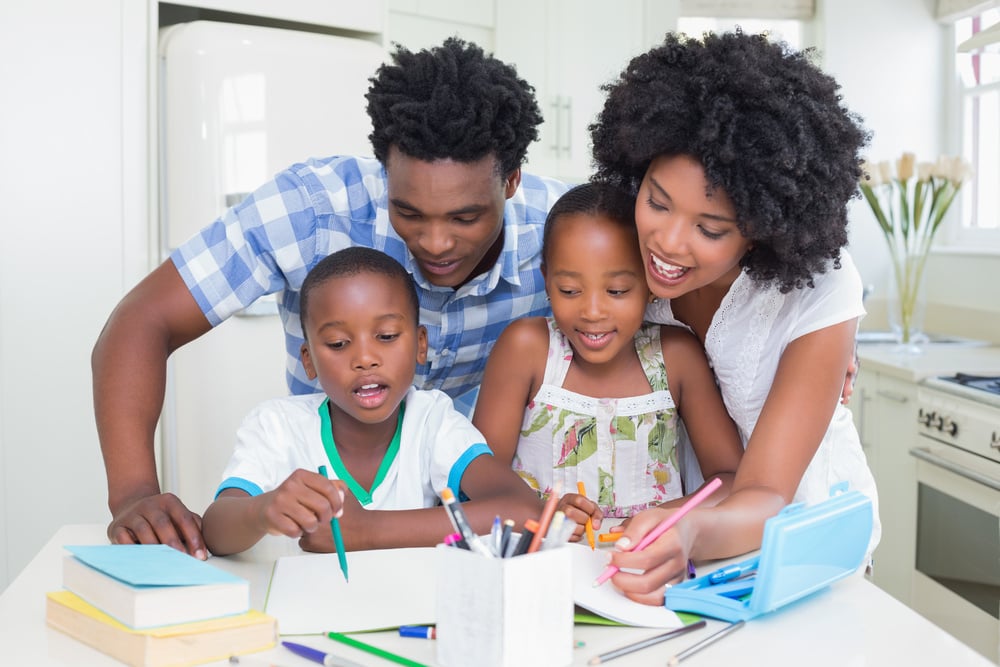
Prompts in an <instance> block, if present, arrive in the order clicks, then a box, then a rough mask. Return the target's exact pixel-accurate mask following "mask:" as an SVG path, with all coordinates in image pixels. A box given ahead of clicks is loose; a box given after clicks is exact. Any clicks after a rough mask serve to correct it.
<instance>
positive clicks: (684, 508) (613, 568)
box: [594, 477, 722, 586]
mask: <svg viewBox="0 0 1000 667" xmlns="http://www.w3.org/2000/svg"><path fill="white" fill-rule="evenodd" d="M720 486H722V480H721V479H719V478H718V477H715V478H713V479H712V481H710V482H709V483H708V484H706V485H705V486H703V487H701V489H700V490H699V491H698V492H697V493H695V494H694V495H693V496H691V497H690V498H688V499H687V502H685V503H684V504H683V505H681V506H680V508H679V509H678V510H677V511H676V512H674V513H673V514H671V515H670V516H668V517H667V518H666V519H664V520H663V521H661V522H660V523H659V524H657V526H656V528H654V529H653V530H651V531H649V532H648V533H647V534H646V536H645V537H644V538H642V539H641V540H639V544H637V545H636V546H635V548H634V549H632V551H642V550H643V549H645V548H646V547H648V546H649V545H650V544H652V543H653V540H655V539H656V538H658V537H659V536H660V535H662V534H663V533H665V532H667V531H668V530H670V529H671V528H673V526H674V524H676V523H677V522H678V521H680V520H681V519H683V518H684V515H685V514H687V513H688V512H690V511H691V510H693V509H694V508H695V507H697V506H698V504H699V503H701V502H702V501H703V500H705V498H708V497H709V496H710V495H712V492H713V491H715V490H716V489H717V488H719V487H720ZM617 571H618V566H617V565H608V566H607V567H606V568H604V572H602V573H601V576H599V577H597V579H594V586H600V585H601V584H603V583H604V582H605V581H607V580H608V579H610V578H611V577H613V576H614V574H615V572H617Z"/></svg>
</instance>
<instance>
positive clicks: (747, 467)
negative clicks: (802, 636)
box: [612, 319, 857, 604]
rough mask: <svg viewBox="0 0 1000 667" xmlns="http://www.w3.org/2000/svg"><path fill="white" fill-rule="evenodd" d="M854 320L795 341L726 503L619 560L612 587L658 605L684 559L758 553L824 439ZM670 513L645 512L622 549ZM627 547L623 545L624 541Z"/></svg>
mask: <svg viewBox="0 0 1000 667" xmlns="http://www.w3.org/2000/svg"><path fill="white" fill-rule="evenodd" d="M856 328H857V322H856V320H854V319H852V320H849V321H847V322H842V323H840V324H835V325H832V326H829V327H826V328H824V329H820V330H818V331H815V332H812V333H809V334H806V335H804V336H801V337H800V338H797V339H796V340H794V341H792V342H791V343H790V344H789V345H788V347H787V348H786V349H785V351H784V353H783V354H782V355H781V360H780V362H779V364H778V370H777V372H776V374H775V377H774V381H773V383H772V385H771V391H770V392H769V394H768V396H767V399H766V401H765V403H764V407H763V409H762V410H761V413H760V417H759V419H758V420H757V425H756V427H755V428H754V431H753V434H752V435H751V437H750V441H749V442H748V443H747V448H746V452H745V454H744V455H743V459H742V461H741V462H740V466H739V469H738V470H737V473H736V478H735V479H734V481H733V485H732V490H731V492H730V495H729V496H728V497H727V498H726V499H725V500H723V501H722V502H720V503H719V504H718V505H716V506H715V507H708V508H703V509H697V510H694V511H692V512H691V513H690V514H688V516H687V517H685V518H684V519H682V520H681V521H680V522H678V524H677V526H676V527H675V528H674V529H673V530H669V531H667V532H666V533H665V534H664V535H663V536H662V537H661V538H659V539H658V540H657V541H656V542H654V543H653V544H652V545H650V547H649V548H647V549H645V550H644V551H642V552H640V553H627V552H622V553H616V554H615V555H614V556H613V559H612V562H614V563H615V564H616V565H618V566H619V567H621V568H635V569H638V570H644V573H643V574H641V575H636V574H630V573H627V572H620V573H619V574H617V575H615V577H614V579H613V581H614V583H615V585H616V586H618V587H619V588H621V589H622V590H623V591H625V593H626V595H628V596H629V597H631V598H633V599H637V600H640V601H642V602H647V603H651V604H659V603H662V601H663V585H664V584H666V583H669V582H672V581H677V580H679V579H680V578H681V577H683V574H684V569H685V565H686V563H687V559H688V558H694V559H697V560H703V559H716V558H727V557H731V556H735V555H738V554H743V553H746V552H748V551H752V550H754V549H757V548H760V543H761V538H762V535H763V530H764V522H765V521H766V520H767V519H769V518H770V517H772V516H774V515H775V514H776V513H777V512H778V511H780V510H781V508H782V507H784V506H785V505H787V504H788V503H789V502H790V501H791V500H792V498H793V497H794V495H795V491H796V489H797V488H798V485H799V482H800V481H801V479H802V476H803V474H804V473H805V470H806V468H807V467H808V465H809V462H810V461H811V460H812V458H813V456H814V455H815V453H816V450H817V449H818V447H819V445H820V442H821V441H822V439H823V436H824V435H825V434H826V431H827V429H828V428H829V425H830V420H831V418H832V417H833V413H834V410H835V409H836V407H837V404H838V402H839V400H840V394H841V390H842V389H843V386H844V376H845V373H846V372H847V362H848V359H849V358H850V356H851V351H852V346H853V344H854V332H855V330H856ZM670 511H671V510H664V509H655V510H649V511H648V512H644V513H642V514H640V515H638V516H636V517H634V518H633V520H632V521H631V522H630V523H629V525H628V527H627V528H626V531H625V533H626V537H627V538H628V539H629V541H628V542H626V543H625V544H624V545H621V543H620V542H619V545H620V547H619V548H622V547H627V546H628V545H629V544H635V543H637V542H638V540H639V539H641V537H642V536H643V535H644V534H645V533H647V532H649V530H651V529H652V527H653V526H655V525H656V524H657V523H659V521H660V520H662V519H663V518H664V517H665V516H667V514H668V513H669V512H670ZM623 539H624V538H623Z"/></svg>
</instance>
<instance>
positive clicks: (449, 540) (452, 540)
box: [443, 533, 469, 551]
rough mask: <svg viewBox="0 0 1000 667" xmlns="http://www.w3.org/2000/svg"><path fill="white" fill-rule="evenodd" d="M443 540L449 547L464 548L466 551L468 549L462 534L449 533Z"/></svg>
mask: <svg viewBox="0 0 1000 667" xmlns="http://www.w3.org/2000/svg"><path fill="white" fill-rule="evenodd" d="M443 541H444V543H445V544H446V545H448V546H449V547H456V548H458V549H465V550H466V551H468V550H469V545H468V544H466V543H465V540H463V539H462V536H461V535H459V534H458V533H451V534H449V535H445V536H444V540H443Z"/></svg>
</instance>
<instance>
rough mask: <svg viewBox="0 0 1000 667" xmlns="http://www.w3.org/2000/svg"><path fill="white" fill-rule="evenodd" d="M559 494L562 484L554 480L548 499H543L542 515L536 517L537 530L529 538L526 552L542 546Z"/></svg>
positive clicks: (560, 493) (536, 549)
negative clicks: (529, 542)
mask: <svg viewBox="0 0 1000 667" xmlns="http://www.w3.org/2000/svg"><path fill="white" fill-rule="evenodd" d="M561 495H562V484H561V483H560V482H556V483H555V484H553V485H552V492H551V493H550V494H549V498H548V500H546V501H545V507H543V508H542V516H540V517H539V518H538V532H536V533H535V536H534V537H533V538H531V544H529V545H528V553H532V552H533V551H538V548H539V547H541V546H542V538H543V537H545V533H546V532H547V531H548V529H549V524H550V523H551V522H552V515H553V514H555V512H556V504H557V503H558V502H559V497H560V496H561Z"/></svg>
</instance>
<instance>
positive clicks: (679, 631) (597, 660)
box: [587, 620, 705, 665]
mask: <svg viewBox="0 0 1000 667" xmlns="http://www.w3.org/2000/svg"><path fill="white" fill-rule="evenodd" d="M703 627H705V621H704V620H701V621H698V622H697V623H692V624H690V625H685V626H682V627H679V628H676V629H674V630H671V631H670V632H664V633H663V634H659V635H656V636H655V637H650V638H649V639H643V640H642V641H640V642H635V643H634V644H628V645H627V646H622V647H621V648H616V649H615V650H613V651H608V652H607V653H602V654H600V655H598V656H594V657H593V658H591V659H590V660H589V661H588V662H587V664H588V665H600V664H602V663H605V662H607V661H608V660H614V659H615V658H618V657H621V656H623V655H628V654H629V653H634V652H635V651H639V650H641V649H644V648H646V647H647V646H653V645H654V644H659V643H660V642H665V641H667V640H668V639H673V638H674V637H679V636H681V635H683V634H687V633H688V632H693V631H694V630H700V629H701V628H703Z"/></svg>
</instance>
